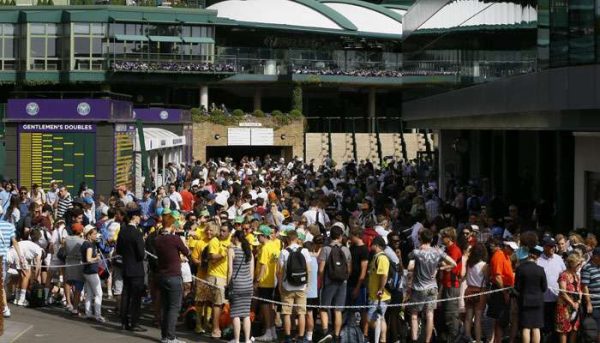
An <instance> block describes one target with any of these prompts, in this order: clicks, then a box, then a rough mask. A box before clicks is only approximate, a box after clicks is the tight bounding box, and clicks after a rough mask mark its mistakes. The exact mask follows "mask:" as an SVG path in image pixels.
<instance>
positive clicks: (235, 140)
mask: <svg viewBox="0 0 600 343" xmlns="http://www.w3.org/2000/svg"><path fill="white" fill-rule="evenodd" d="M227 145H261V146H262V145H273V129H267V128H237V127H235V128H229V129H227Z"/></svg>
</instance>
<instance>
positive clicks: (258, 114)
mask: <svg viewBox="0 0 600 343" xmlns="http://www.w3.org/2000/svg"><path fill="white" fill-rule="evenodd" d="M252 115H253V116H255V117H256V118H264V117H265V112H263V111H261V110H256V111H254V113H252Z"/></svg>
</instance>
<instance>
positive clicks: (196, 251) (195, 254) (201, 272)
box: [190, 236, 210, 279]
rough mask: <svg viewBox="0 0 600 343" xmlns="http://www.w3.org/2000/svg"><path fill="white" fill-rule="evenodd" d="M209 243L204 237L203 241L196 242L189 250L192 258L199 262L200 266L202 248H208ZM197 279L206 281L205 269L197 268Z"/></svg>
mask: <svg viewBox="0 0 600 343" xmlns="http://www.w3.org/2000/svg"><path fill="white" fill-rule="evenodd" d="M209 242H210V240H209V239H208V238H207V237H206V236H204V237H203V239H201V240H199V241H197V242H196V245H194V247H193V248H190V250H191V251H192V258H193V259H194V260H197V261H200V264H202V252H203V251H204V248H206V247H207V246H208V243H209ZM198 277H199V278H201V279H206V269H203V268H201V266H200V265H199V266H198Z"/></svg>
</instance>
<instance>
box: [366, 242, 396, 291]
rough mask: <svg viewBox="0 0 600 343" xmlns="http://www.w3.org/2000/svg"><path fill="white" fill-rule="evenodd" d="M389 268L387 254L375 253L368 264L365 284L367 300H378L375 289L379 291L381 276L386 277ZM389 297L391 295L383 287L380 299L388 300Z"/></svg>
mask: <svg viewBox="0 0 600 343" xmlns="http://www.w3.org/2000/svg"><path fill="white" fill-rule="evenodd" d="M389 269H390V260H388V258H387V256H385V254H384V253H379V254H377V255H376V258H375V259H373V261H372V262H371V265H370V266H369V283H368V284H367V288H368V289H369V300H371V301H377V300H379V298H378V297H377V291H379V288H380V286H381V284H380V281H381V276H382V275H385V276H386V279H387V276H388V272H389ZM390 299H392V295H391V294H390V292H389V291H388V290H387V289H385V287H384V288H383V296H382V297H381V301H388V300H390Z"/></svg>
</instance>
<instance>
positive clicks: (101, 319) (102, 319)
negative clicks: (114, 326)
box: [96, 316, 106, 324]
mask: <svg viewBox="0 0 600 343" xmlns="http://www.w3.org/2000/svg"><path fill="white" fill-rule="evenodd" d="M96 321H97V322H98V323H102V324H104V323H106V319H104V317H102V316H97V317H96Z"/></svg>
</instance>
